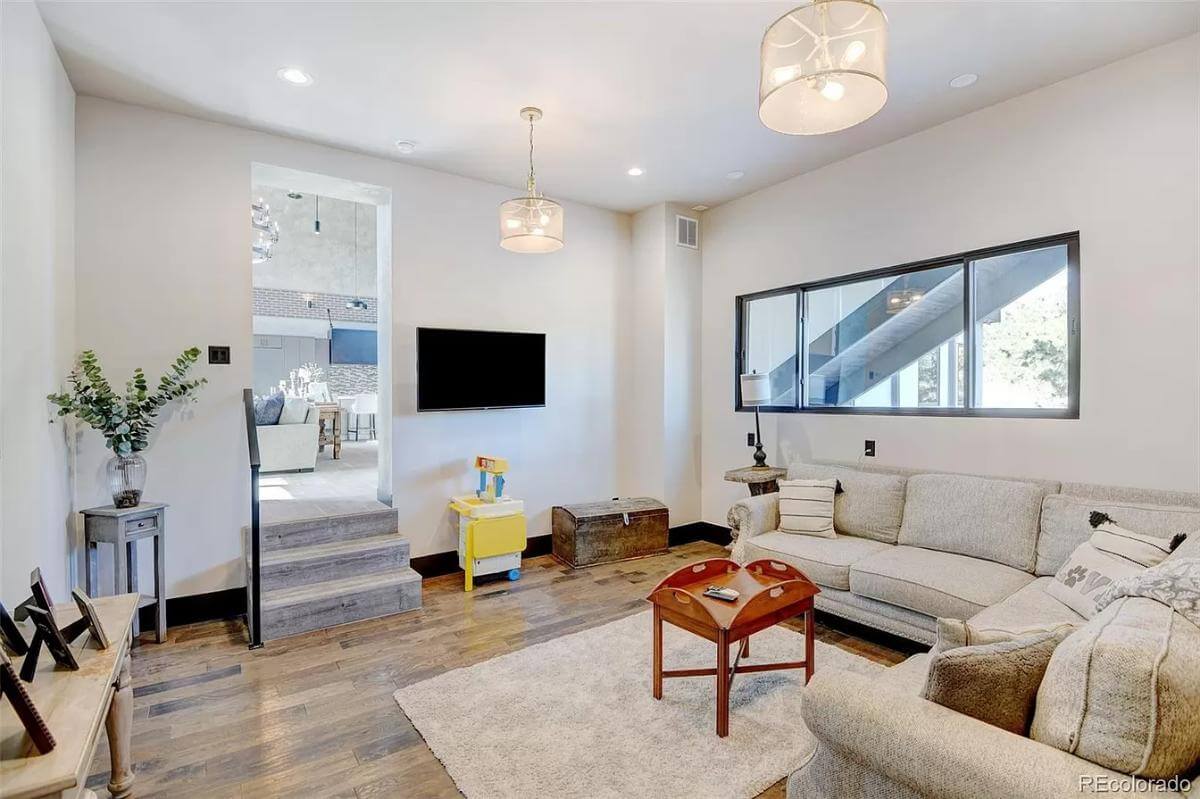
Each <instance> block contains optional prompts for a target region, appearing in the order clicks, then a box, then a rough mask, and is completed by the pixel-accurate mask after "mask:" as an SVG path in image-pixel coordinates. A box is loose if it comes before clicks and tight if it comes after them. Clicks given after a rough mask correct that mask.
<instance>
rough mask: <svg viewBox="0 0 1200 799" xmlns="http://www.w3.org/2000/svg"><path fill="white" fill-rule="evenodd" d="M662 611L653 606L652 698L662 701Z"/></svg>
mask: <svg viewBox="0 0 1200 799" xmlns="http://www.w3.org/2000/svg"><path fill="white" fill-rule="evenodd" d="M662 672H663V668H662V610H661V609H660V608H659V607H658V605H655V606H654V698H655V699H662V681H663V676H662Z"/></svg>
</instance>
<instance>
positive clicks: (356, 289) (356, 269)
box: [354, 203, 358, 300]
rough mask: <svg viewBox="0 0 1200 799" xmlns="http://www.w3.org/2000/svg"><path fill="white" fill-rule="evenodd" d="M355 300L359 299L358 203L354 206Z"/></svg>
mask: <svg viewBox="0 0 1200 799" xmlns="http://www.w3.org/2000/svg"><path fill="white" fill-rule="evenodd" d="M354 299H356V300H357V299H358V203H355V204H354Z"/></svg>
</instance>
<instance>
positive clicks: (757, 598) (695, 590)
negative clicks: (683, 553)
mask: <svg viewBox="0 0 1200 799" xmlns="http://www.w3.org/2000/svg"><path fill="white" fill-rule="evenodd" d="M710 585H713V586H717V587H719V588H725V587H729V588H732V589H734V590H735V591H737V592H738V593H739V594H740V596H739V597H738V598H737V601H735V602H726V601H724V600H720V599H712V598H710V597H706V596H704V590H705V589H706V588H708V587H709V586H710ZM820 592H821V589H820V588H817V586H816V585H815V584H814V583H813V582H812V581H811V580H809V579H808V578H807V577H805V576H804V574H803V572H801V571H800V570H799V569H797V568H795V567H794V566H790V565H788V564H786V563H782V562H780V561H776V560H756V561H753V562H752V563H747V564H746V565H745V566H739V565H738V564H737V563H735V562H734V561H732V560H729V559H727V558H711V559H709V560H702V561H700V562H699V563H693V564H691V565H690V566H684V567H683V568H682V569H678V570H676V571H674V572H672V573H671V574H669V575H667V577H666V578H665V579H664V580H663V581H662V582H661V583H659V584H658V587H656V588H655V589H654V590H653V591H652V592H651V593H650V596H648V597H646V599H647V600H648V601H649V602H650V603H651V604H652V605H653V606H654V698H655V699H662V690H663V689H662V684H663V678H664V677H714V676H715V677H716V678H717V735H718V736H719V737H721V738H724V737H725V736H726V735H728V734H729V688H730V686H731V685H733V678H734V675H737V674H744V673H749V672H754V671H774V670H777V669H804V682H805V683H806V684H807V683H808V681H809V680H811V679H812V675H813V666H814V661H813V597H815V596H816V595H817V594H819V593H820ZM800 614H804V660H799V661H792V662H787V663H755V664H753V665H742V664H741V659H742V658H743V657H749V655H750V636H751V635H753V634H754V633H757V632H761V631H762V630H765V629H767V628H768V627H773V626H774V625H776V624H778V623H779V622H781V621H786V620H787V619H790V618H792V617H793V616H798V615H800ZM664 621H665V622H669V623H670V624H673V625H675V626H676V627H681V628H683V629H684V630H688V631H689V632H692V633H695V634H696V635H698V636H700V637H701V638H706V639H708V640H709V641H712V642H713V643H715V644H716V645H717V666H716V668H713V669H676V670H673V671H663V662H662V630H663V628H662V625H663V622H664ZM739 641H740V642H741V646H740V647H739V649H738V653H737V656H736V657H735V658H734V661H733V664H732V666H731V665H730V663H729V645H730V644H736V643H738V642H739Z"/></svg>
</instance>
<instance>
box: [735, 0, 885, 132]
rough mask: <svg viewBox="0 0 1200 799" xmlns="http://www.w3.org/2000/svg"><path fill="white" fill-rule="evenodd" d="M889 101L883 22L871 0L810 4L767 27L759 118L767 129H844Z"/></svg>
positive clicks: (864, 118) (879, 12) (861, 120)
mask: <svg viewBox="0 0 1200 799" xmlns="http://www.w3.org/2000/svg"><path fill="white" fill-rule="evenodd" d="M887 96H888V92H887V17H885V16H884V14H883V12H882V11H881V10H880V9H879V6H877V5H875V4H874V3H873V2H871V0H815V2H812V3H809V4H808V5H805V6H800V7H799V8H796V9H793V10H792V11H789V12H788V13H786V14H784V15H783V16H782V17H780V18H779V19H777V20H775V22H774V23H772V24H771V26H770V27H769V28H767V32H766V34H765V35H764V36H763V41H762V73H761V75H760V76H759V83H758V117H759V119H761V120H762V123H763V124H764V125H766V126H767V127H768V128H770V129H771V130H776V131H779V132H780V133H791V134H799V135H811V134H818V133H833V132H834V131H838V130H845V129H846V128H849V127H853V126H854V125H857V124H858V123H860V122H863V121H864V120H867V119H869V118H870V117H872V116H874V115H875V113H876V112H878V111H879V109H881V108H883V104H884V103H886V102H887Z"/></svg>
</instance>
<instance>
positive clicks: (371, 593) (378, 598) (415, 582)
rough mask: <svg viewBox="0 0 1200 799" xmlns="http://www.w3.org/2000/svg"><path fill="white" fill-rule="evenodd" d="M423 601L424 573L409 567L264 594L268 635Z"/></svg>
mask: <svg viewBox="0 0 1200 799" xmlns="http://www.w3.org/2000/svg"><path fill="white" fill-rule="evenodd" d="M420 606H421V575H419V574H417V573H416V572H415V571H413V570H412V569H411V568H409V567H407V566H406V567H404V568H402V569H397V570H394V571H390V572H386V573H382V574H368V575H361V576H357V577H349V578H345V579H341V580H325V581H323V582H319V583H312V584H310V585H302V586H293V587H289V588H277V589H275V590H273V591H264V592H263V595H262V625H263V638H264V640H272V639H276V638H284V637H286V636H289V635H296V634H298V633H303V632H308V631H309V630H318V629H322V628H325V627H333V626H335V625H338V624H347V623H349V622H352V621H361V620H362V619H373V618H376V617H378V616H389V615H391V614H393V613H402V612H403V611H406V610H415V609H417V608H419V607H420Z"/></svg>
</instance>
